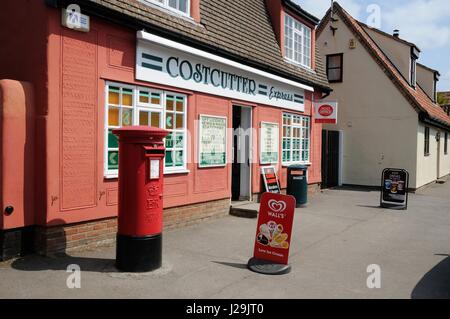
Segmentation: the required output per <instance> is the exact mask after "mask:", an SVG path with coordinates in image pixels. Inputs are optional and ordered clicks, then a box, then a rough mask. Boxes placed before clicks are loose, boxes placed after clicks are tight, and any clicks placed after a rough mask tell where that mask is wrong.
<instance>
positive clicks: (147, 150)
mask: <svg viewBox="0 0 450 319" xmlns="http://www.w3.org/2000/svg"><path fill="white" fill-rule="evenodd" d="M144 151H145V155H146V156H151V155H159V156H164V155H165V154H166V151H165V150H164V149H158V148H151V147H144Z"/></svg>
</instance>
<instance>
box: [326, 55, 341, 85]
mask: <svg viewBox="0 0 450 319" xmlns="http://www.w3.org/2000/svg"><path fill="white" fill-rule="evenodd" d="M333 57H340V67H338V68H336V67H333V68H330V66H329V59H330V58H333ZM326 60H327V61H326V63H327V65H326V71H327V78H328V82H330V83H342V82H344V53H336V54H328V55H327V56H326ZM338 69H340V71H341V72H340V74H339V80H330V77H329V74H328V71H329V70H338Z"/></svg>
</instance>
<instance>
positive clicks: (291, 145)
mask: <svg viewBox="0 0 450 319" xmlns="http://www.w3.org/2000/svg"><path fill="white" fill-rule="evenodd" d="M285 115H288V116H290V117H291V124H290V125H286V124H284V116H285ZM281 116H282V118H281V125H282V131H281V161H282V164H283V166H289V165H292V164H304V165H311V117H309V116H304V115H300V114H295V113H288V112H283V113H282V115H281ZM294 116H298V117H300V118H301V120H300V124H298V123H297V124H294V121H293V118H294ZM305 119H308V127H305V126H304V125H303V121H304V120H305ZM286 126H289V127H290V128H291V136H290V137H289V139H290V148H289V150H288V149H287V148H284V144H283V142H284V139H285V138H286V137H285V136H284V127H286ZM294 128H299V129H300V137H299V139H300V149H299V152H300V160H299V161H293V160H292V158H293V151H294V148H293V146H294V143H293V142H294V136H293V129H294ZM304 130H307V131H308V137H307V138H306V139H307V140H308V149H307V150H306V149H304V148H303V140H304V139H305V138H303V134H304ZM287 150H288V151H289V152H290V157H289V158H290V161H285V160H284V156H283V155H284V152H285V151H287ZM296 150H297V149H296ZM304 151H308V158H307V159H306V160H304V159H303V152H304Z"/></svg>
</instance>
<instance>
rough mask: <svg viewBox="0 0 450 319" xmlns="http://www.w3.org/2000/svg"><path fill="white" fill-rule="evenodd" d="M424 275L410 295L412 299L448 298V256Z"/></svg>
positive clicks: (449, 262)
mask: <svg viewBox="0 0 450 319" xmlns="http://www.w3.org/2000/svg"><path fill="white" fill-rule="evenodd" d="M436 256H447V258H445V259H444V260H443V261H441V262H440V263H439V264H437V265H436V266H435V267H433V269H431V270H430V271H429V272H427V273H426V274H425V276H423V277H422V279H421V280H420V281H419V283H418V284H417V285H416V287H414V290H413V291H412V293H411V298H412V299H449V298H450V255H441V254H436Z"/></svg>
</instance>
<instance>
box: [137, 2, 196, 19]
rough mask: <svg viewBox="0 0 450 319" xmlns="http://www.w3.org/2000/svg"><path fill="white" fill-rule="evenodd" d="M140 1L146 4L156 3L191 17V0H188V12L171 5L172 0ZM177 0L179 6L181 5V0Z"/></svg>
mask: <svg viewBox="0 0 450 319" xmlns="http://www.w3.org/2000/svg"><path fill="white" fill-rule="evenodd" d="M140 1H141V2H143V3H145V4H154V5H156V6H158V7H161V8H164V9H166V10H169V11H171V12H173V13H176V14H180V15H182V16H185V17H189V18H190V17H191V0H186V12H184V11H181V10H178V9H175V8H172V7H171V6H169V1H170V0H161V1H162V2H160V1H158V0H140ZM176 1H177V6H179V1H180V0H176Z"/></svg>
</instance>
